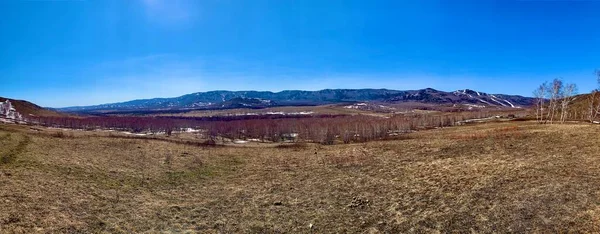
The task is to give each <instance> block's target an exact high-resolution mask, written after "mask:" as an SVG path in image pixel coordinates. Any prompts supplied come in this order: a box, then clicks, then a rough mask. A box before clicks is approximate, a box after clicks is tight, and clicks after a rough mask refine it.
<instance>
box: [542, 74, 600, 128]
mask: <svg viewBox="0 0 600 234" xmlns="http://www.w3.org/2000/svg"><path fill="white" fill-rule="evenodd" d="M595 75H596V80H597V82H598V86H599V87H600V71H598V70H597V71H595ZM533 94H534V96H535V98H536V103H535V107H534V112H535V116H536V119H537V121H538V122H540V123H550V124H552V123H564V122H565V121H567V120H579V121H581V120H586V121H589V122H594V121H596V119H597V118H598V114H599V113H600V91H599V90H598V89H594V90H592V92H591V93H590V94H588V95H577V86H576V85H575V84H571V83H566V82H564V81H563V80H562V79H558V78H557V79H554V80H552V81H551V82H544V83H543V84H541V85H540V86H539V87H538V88H537V89H535V90H534V92H533Z"/></svg>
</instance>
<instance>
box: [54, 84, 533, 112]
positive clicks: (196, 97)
mask: <svg viewBox="0 0 600 234" xmlns="http://www.w3.org/2000/svg"><path fill="white" fill-rule="evenodd" d="M357 102H372V103H383V104H385V103H388V104H397V103H403V102H411V103H414V102H416V103H427V104H440V105H450V104H452V105H467V106H470V107H477V108H485V107H498V108H523V107H528V106H531V105H532V104H533V102H534V99H533V98H530V97H523V96H518V95H505V94H487V93H484V92H478V91H474V90H470V89H464V90H457V91H454V92H445V91H440V90H435V89H432V88H426V89H420V90H405V91H401V90H389V89H325V90H319V91H301V90H286V91H281V92H269V91H209V92H198V93H192V94H187V95H183V96H180V97H174V98H153V99H140V100H133V101H127V102H120V103H110V104H102V105H94V106H77V107H65V108H57V110H59V111H63V112H90V113H92V112H102V111H142V110H207V109H234V108H267V107H275V106H316V105H325V104H341V103H357Z"/></svg>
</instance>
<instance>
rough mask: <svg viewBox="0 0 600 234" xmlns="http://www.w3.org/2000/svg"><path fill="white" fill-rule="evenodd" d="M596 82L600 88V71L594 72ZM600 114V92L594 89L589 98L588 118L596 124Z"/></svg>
mask: <svg viewBox="0 0 600 234" xmlns="http://www.w3.org/2000/svg"><path fill="white" fill-rule="evenodd" d="M594 73H595V75H596V82H597V84H598V87H600V70H596V71H594ZM599 112H600V90H599V89H594V90H592V92H591V93H590V95H589V96H588V118H589V121H590V122H594V120H595V119H596V117H597V116H598V113H599Z"/></svg>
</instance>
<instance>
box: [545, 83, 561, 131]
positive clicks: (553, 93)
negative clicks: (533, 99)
mask: <svg viewBox="0 0 600 234" xmlns="http://www.w3.org/2000/svg"><path fill="white" fill-rule="evenodd" d="M562 89H563V82H562V80H560V79H558V78H557V79H554V80H553V81H552V83H551V84H550V89H548V90H547V91H548V96H549V97H550V105H549V108H548V119H549V120H550V124H552V123H553V122H554V116H555V115H556V110H557V107H558V102H559V100H560V99H561V95H562Z"/></svg>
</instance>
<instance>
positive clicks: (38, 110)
mask: <svg viewBox="0 0 600 234" xmlns="http://www.w3.org/2000/svg"><path fill="white" fill-rule="evenodd" d="M7 99H8V100H10V102H11V103H12V105H13V107H14V108H15V109H16V110H17V112H19V113H20V114H21V115H23V117H25V118H27V117H30V116H47V117H50V116H56V117H58V116H66V114H64V113H60V112H57V111H53V110H50V109H46V108H44V107H41V106H38V105H36V104H33V103H31V102H28V101H25V100H15V99H10V98H5V97H0V102H4V101H6V100H7Z"/></svg>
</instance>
